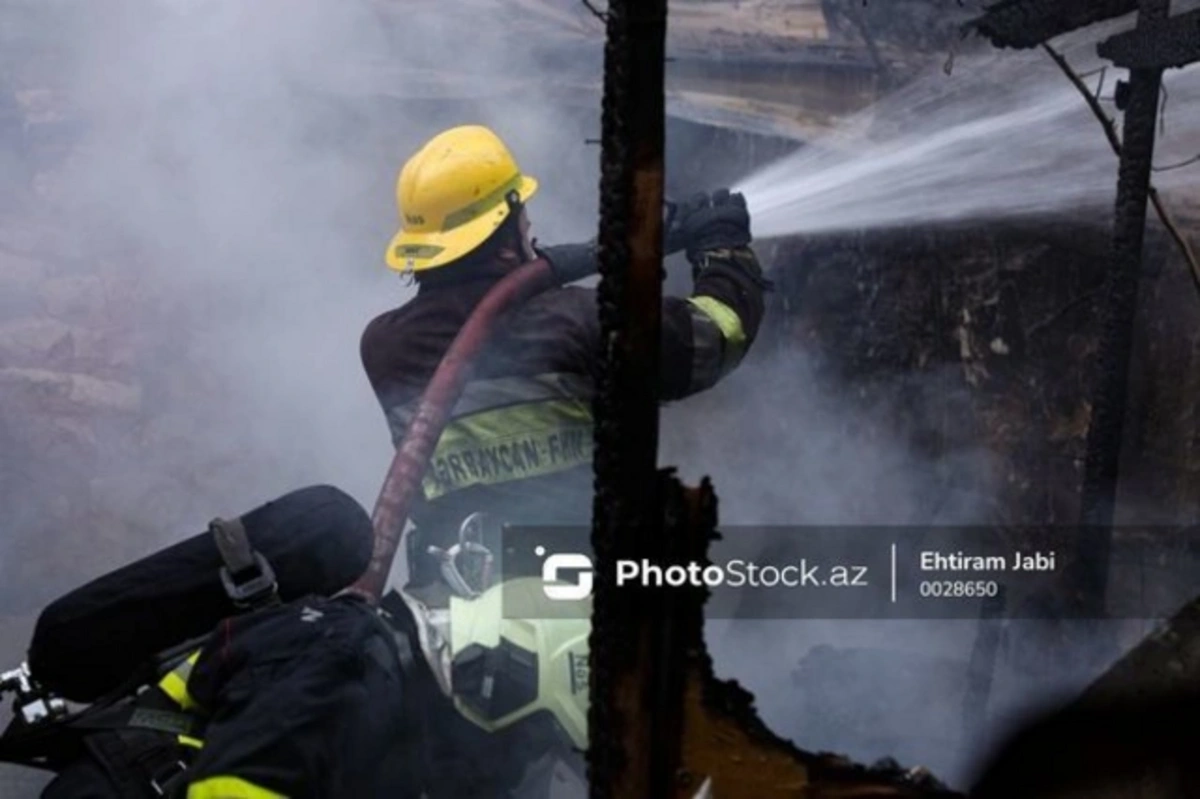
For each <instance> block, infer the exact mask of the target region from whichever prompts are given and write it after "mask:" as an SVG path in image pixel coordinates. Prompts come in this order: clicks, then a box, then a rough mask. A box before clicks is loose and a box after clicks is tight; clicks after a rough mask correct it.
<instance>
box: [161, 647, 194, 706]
mask: <svg viewBox="0 0 1200 799" xmlns="http://www.w3.org/2000/svg"><path fill="white" fill-rule="evenodd" d="M199 659H200V651H199V650H197V651H195V652H193V653H192V654H191V655H189V656H188V658H187V660H185V661H183V662H182V663H180V664H179V665H178V666H176V667H175V668H174V669H172V670H171V671H170V672H168V673H167V675H166V676H165V677H163V678H162V679H161V680H160V681H159V683H158V687H159V688H160V689H161V690H162V692H163V693H165V694H166V695H167V696H169V697H171V700H172V701H173V702H175V704H177V705H179V706H180V707H181V708H183V709H184V710H194V709H195V708H196V707H197V705H196V700H194V699H192V695H191V694H189V693H188V688H187V681H188V678H189V677H191V676H192V668H193V667H194V666H195V665H196V661H197V660H199Z"/></svg>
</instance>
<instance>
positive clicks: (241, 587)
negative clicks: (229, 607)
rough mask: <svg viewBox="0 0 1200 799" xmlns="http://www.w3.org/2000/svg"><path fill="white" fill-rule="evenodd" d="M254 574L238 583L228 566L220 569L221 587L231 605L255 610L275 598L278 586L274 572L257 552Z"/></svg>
mask: <svg viewBox="0 0 1200 799" xmlns="http://www.w3.org/2000/svg"><path fill="white" fill-rule="evenodd" d="M252 557H253V558H254V569H255V572H256V573H255V574H254V575H253V576H251V577H249V578H248V579H244V580H242V581H240V582H238V581H235V580H234V578H233V574H232V573H231V572H230V571H229V567H228V566H222V567H221V585H222V586H224V587H225V593H226V594H228V595H229V599H230V600H232V602H233V604H234V605H236V606H237V607H239V608H242V609H249V608H255V607H258V606H260V605H263V604H266V603H268V602H270V601H272V600H274V599H276V598H277V595H278V590H279V584H278V583H277V582H276V580H275V570H274V569H272V568H271V564H270V563H268V562H267V559H266V558H264V557H263V556H262V554H261V553H259V552H254V553H253V555H252Z"/></svg>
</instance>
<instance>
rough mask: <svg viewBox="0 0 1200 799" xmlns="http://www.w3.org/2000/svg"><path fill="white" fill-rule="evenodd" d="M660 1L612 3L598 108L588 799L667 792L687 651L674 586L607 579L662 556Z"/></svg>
mask: <svg viewBox="0 0 1200 799" xmlns="http://www.w3.org/2000/svg"><path fill="white" fill-rule="evenodd" d="M666 22H667V2H666V0H610V2H609V4H608V11H607V14H606V26H607V41H606V45H605V53H604V99H603V109H602V116H601V165H600V167H601V168H600V175H601V176H600V231H599V260H600V285H599V289H598V302H599V313H600V325H601V330H602V333H603V335H602V340H603V341H604V342H605V352H604V353H603V362H604V365H603V368H602V370H601V375H600V379H599V381H598V385H597V391H596V399H595V403H594V413H595V420H596V439H595V445H596V448H595V460H594V463H595V473H596V493H595V504H594V508H593V529H592V547H593V555H594V565H595V583H594V586H595V588H594V594H593V611H592V633H591V639H590V648H591V658H592V664H591V681H590V687H589V698H590V707H589V712H588V727H589V741H590V743H589V751H588V771H589V775H588V776H589V784H590V795H591V796H592V797H594V799H617V797H627V798H628V799H646V797H651V796H654V797H659V796H668V795H670V793H671V791H672V786H673V781H674V776H675V772H676V770H677V769H678V763H679V757H680V741H681V738H682V701H683V700H682V696H683V689H682V686H681V685H679V681H678V680H677V679H676V680H674V681H672V680H671V679H670V677H671V676H672V675H671V674H670V673H669V672H671V671H672V670H674V668H678V667H677V666H674V667H673V664H674V663H675V661H677V660H679V658H680V657H681V655H682V651H681V647H680V646H679V643H678V642H677V641H676V640H675V639H674V637H673V636H672V634H671V608H670V606H669V604H668V603H669V600H670V597H669V595H665V594H663V593H661V592H659V593H646V592H643V591H639V590H633V589H630V588H622V589H620V590H618V589H617V588H616V586H615V575H616V562H617V560H618V559H619V558H642V557H649V558H653V559H656V560H657V559H661V558H662V556H663V555H665V554H666V553H665V552H664V551H662V550H661V549H660V548H661V547H662V546H663V545H664V544H663V542H664V536H663V513H662V510H661V508H662V504H663V500H664V498H665V497H664V494H665V493H667V492H664V490H663V489H664V488H665V487H666V481H664V480H663V479H662V477H661V476H660V475H659V473H658V470H657V464H658V421H659V420H658V368H659V363H658V360H659V349H660V347H659V340H660V336H661V325H662V319H661V316H662V250H663V248H662V242H663V229H662V228H663V161H664V159H663V154H664V140H665V95H664V61H665V56H666V52H665V51H666Z"/></svg>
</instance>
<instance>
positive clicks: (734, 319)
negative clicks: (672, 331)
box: [688, 297, 746, 351]
mask: <svg viewBox="0 0 1200 799" xmlns="http://www.w3.org/2000/svg"><path fill="white" fill-rule="evenodd" d="M688 302H690V303H691V304H692V305H693V306H695V307H696V308H697V309H699V310H700V312H701V313H702V314H704V315H705V316H707V317H708V318H709V319H711V320H712V322H713V324H715V325H716V326H717V327H719V328H720V329H721V335H723V336H724V337H725V340H726V341H728V342H729V343H730V344H732V345H733V346H734V347H736V348H737V349H738V350H739V351H740V350H743V349H745V347H746V331H745V330H744V329H743V328H742V320H741V317H739V316H738V315H737V311H735V310H733V309H732V308H730V307H729V306H728V305H726V304H725V303H723V302H721V301H720V300H718V299H714V298H713V297H688Z"/></svg>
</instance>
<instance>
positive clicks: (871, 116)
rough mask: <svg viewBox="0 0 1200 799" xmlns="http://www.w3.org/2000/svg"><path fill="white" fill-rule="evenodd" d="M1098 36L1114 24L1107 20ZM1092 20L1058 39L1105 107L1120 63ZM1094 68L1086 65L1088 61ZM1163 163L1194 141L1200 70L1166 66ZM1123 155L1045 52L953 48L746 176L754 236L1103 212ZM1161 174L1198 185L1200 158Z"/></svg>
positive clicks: (1199, 117)
mask: <svg viewBox="0 0 1200 799" xmlns="http://www.w3.org/2000/svg"><path fill="white" fill-rule="evenodd" d="M1104 33H1105V34H1107V33H1108V31H1105V32H1104ZM1099 35H1100V34H1097V33H1095V32H1093V33H1092V34H1091V35H1090V36H1089V37H1088V38H1087V39H1086V40H1082V41H1080V42H1078V43H1077V44H1074V45H1071V44H1065V45H1060V48H1062V49H1065V51H1066V53H1067V54H1069V55H1070V56H1071V60H1072V62H1073V63H1075V64H1076V65H1077V66H1076V69H1085V70H1088V72H1084V73H1082V74H1083V75H1086V78H1085V82H1086V83H1088V85H1089V88H1091V89H1092V91H1093V92H1095V93H1096V94H1097V95H1098V96H1099V97H1100V98H1101V101H1102V102H1103V104H1104V105H1105V106H1106V107H1107V108H1108V109H1110V112H1111V114H1112V115H1115V114H1117V113H1119V112H1118V111H1117V109H1116V108H1115V102H1114V99H1113V97H1112V96H1111V95H1112V94H1113V91H1114V89H1115V87H1116V85H1117V80H1116V79H1115V78H1114V77H1113V76H1114V74H1115V73H1116V72H1118V70H1115V69H1113V68H1111V67H1110V68H1108V69H1106V70H1101V69H1099V67H1102V66H1103V65H1102V64H1099V63H1098V62H1096V61H1095V55H1094V47H1089V45H1091V44H1094V42H1095V40H1096V39H1097V38H1098V36H1099ZM1093 69H1094V71H1093ZM1164 83H1165V88H1166V92H1165V97H1166V98H1167V104H1166V106H1165V107H1164V112H1163V120H1164V124H1163V130H1162V131H1161V133H1160V138H1159V145H1158V152H1159V156H1158V163H1159V164H1160V165H1172V164H1179V163H1184V164H1186V162H1187V161H1188V160H1189V159H1190V158H1192V157H1194V156H1195V155H1196V153H1197V152H1200V68H1196V67H1192V68H1188V69H1183V70H1176V71H1173V72H1170V73H1168V74H1167V76H1166V78H1165V81H1164ZM1116 167H1117V159H1116V157H1115V156H1114V155H1113V153H1112V150H1111V149H1110V147H1109V145H1108V142H1107V141H1106V140H1105V137H1104V133H1103V131H1102V130H1101V127H1100V125H1099V123H1098V122H1097V120H1096V119H1095V117H1094V116H1093V114H1092V112H1091V110H1090V109H1089V108H1088V107H1087V103H1086V102H1085V99H1084V98H1083V97H1081V96H1080V94H1079V92H1078V90H1077V89H1076V88H1075V87H1074V86H1073V85H1072V84H1071V82H1070V81H1069V80H1067V78H1066V77H1065V76H1064V75H1063V74H1062V72H1061V71H1060V70H1059V68H1058V67H1057V65H1055V64H1054V63H1053V62H1052V61H1051V60H1050V59H1049V58H1047V57H1046V55H1045V53H1043V52H1042V51H1040V50H1031V51H1028V52H1021V53H1012V52H999V53H988V54H985V55H980V56H974V57H972V58H967V59H960V60H959V62H958V64H957V65H956V67H955V69H954V72H953V73H952V74H951V75H950V76H947V75H945V74H944V73H943V72H942V71H941V70H936V71H934V72H932V73H930V74H928V75H926V76H924V77H921V78H919V79H917V80H915V81H914V82H913V83H912V84H910V85H909V86H908V87H906V88H904V89H902V90H900V91H899V92H897V93H896V94H894V95H890V96H888V97H887V98H885V99H884V100H882V101H881V102H879V103H877V104H875V105H874V106H872V107H870V108H868V109H866V110H865V111H863V112H861V113H859V114H858V115H856V116H854V117H853V118H851V119H850V120H849V121H848V122H847V124H846V125H845V126H844V127H843V128H841V129H839V130H838V131H837V132H835V133H833V134H831V135H830V136H828V137H826V138H823V139H821V140H818V141H813V142H810V143H808V144H806V145H804V146H802V147H801V148H800V149H798V150H797V151H796V152H795V153H793V154H791V155H789V156H786V157H784V158H783V159H781V160H779V161H777V162H776V163H774V164H771V165H769V166H767V167H765V168H763V169H760V170H758V171H757V172H755V173H753V174H751V175H749V176H747V177H746V178H745V179H744V180H742V181H740V183H739V184H738V185H737V186H736V187H735V188H736V190H737V191H740V192H742V193H743V194H744V195H745V196H746V201H747V205H748V206H749V208H750V211H751V214H752V217H753V219H754V235H755V237H756V238H758V239H767V238H776V237H781V236H791V235H803V234H814V233H825V232H830V231H836V230H850V229H858V230H860V229H870V228H883V227H895V226H901V225H917V224H930V223H951V222H956V221H965V220H970V219H981V218H997V217H1017V216H1028V215H1042V214H1058V213H1063V212H1072V211H1088V210H1090V209H1093V208H1094V209H1098V210H1101V212H1102V213H1105V212H1107V211H1108V210H1109V209H1110V208H1111V205H1112V202H1113V201H1114V197H1115V190H1116V175H1115V170H1116ZM1160 170H1161V171H1157V172H1156V173H1155V175H1154V182H1155V185H1156V186H1158V187H1159V188H1160V189H1164V190H1167V191H1170V190H1171V189H1177V188H1182V187H1187V188H1192V187H1197V186H1200V164H1196V165H1194V166H1192V167H1188V166H1183V167H1180V168H1178V169H1166V168H1163V167H1162V166H1160Z"/></svg>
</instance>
